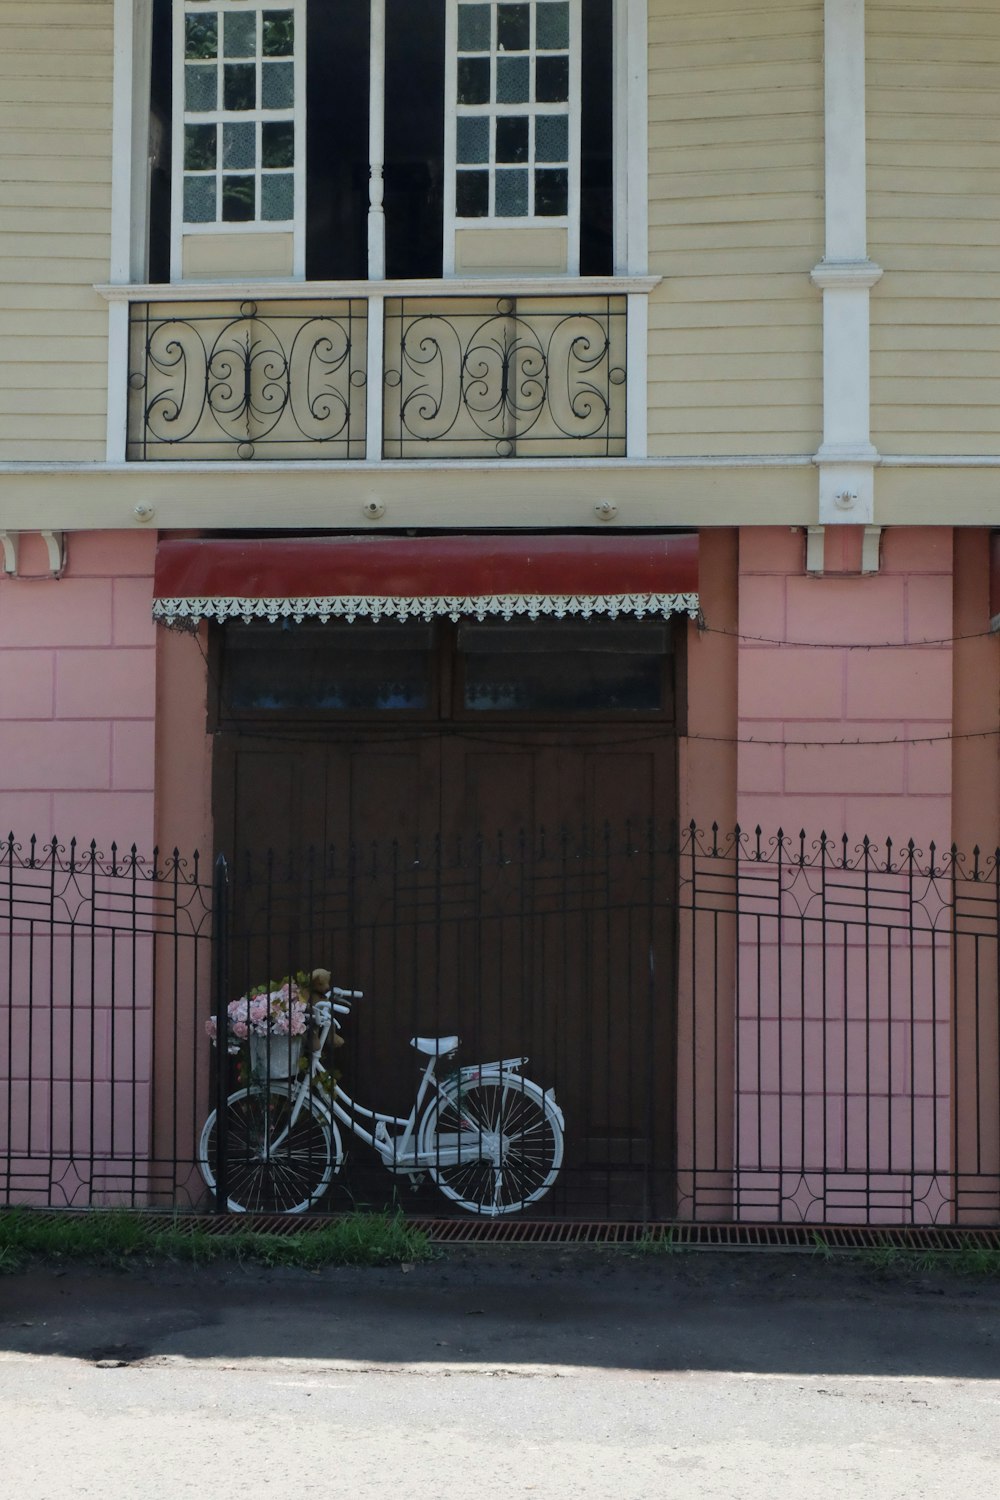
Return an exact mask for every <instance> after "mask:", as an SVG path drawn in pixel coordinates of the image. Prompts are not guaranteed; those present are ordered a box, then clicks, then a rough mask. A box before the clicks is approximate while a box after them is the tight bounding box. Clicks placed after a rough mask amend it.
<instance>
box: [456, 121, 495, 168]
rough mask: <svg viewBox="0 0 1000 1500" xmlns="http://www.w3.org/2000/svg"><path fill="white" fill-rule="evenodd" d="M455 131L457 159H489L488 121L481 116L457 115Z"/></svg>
mask: <svg viewBox="0 0 1000 1500" xmlns="http://www.w3.org/2000/svg"><path fill="white" fill-rule="evenodd" d="M456 124H457V132H456V136H457V139H456V158H457V160H458V161H489V159H490V122H489V120H487V119H486V118H485V117H482V116H479V117H477V116H472V117H471V118H470V117H469V116H459V119H458V121H457V122H456Z"/></svg>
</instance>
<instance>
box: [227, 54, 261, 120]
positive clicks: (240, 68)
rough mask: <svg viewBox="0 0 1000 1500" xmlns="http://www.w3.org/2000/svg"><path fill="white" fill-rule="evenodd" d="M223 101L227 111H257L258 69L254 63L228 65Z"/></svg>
mask: <svg viewBox="0 0 1000 1500" xmlns="http://www.w3.org/2000/svg"><path fill="white" fill-rule="evenodd" d="M222 71H223V74H224V79H223V85H222V100H223V107H224V108H225V109H256V107H257V68H256V66H255V64H254V63H226V65H225V67H224V68H223V70H222Z"/></svg>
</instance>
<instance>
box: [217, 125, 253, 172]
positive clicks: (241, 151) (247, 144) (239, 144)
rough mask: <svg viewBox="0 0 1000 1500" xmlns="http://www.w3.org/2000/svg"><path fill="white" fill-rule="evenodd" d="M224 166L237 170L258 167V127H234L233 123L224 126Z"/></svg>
mask: <svg viewBox="0 0 1000 1500" xmlns="http://www.w3.org/2000/svg"><path fill="white" fill-rule="evenodd" d="M222 165H223V166H224V167H236V168H239V167H255V166H256V165H257V127H256V125H249V124H247V125H234V124H232V123H231V122H227V123H226V124H225V125H223V127H222Z"/></svg>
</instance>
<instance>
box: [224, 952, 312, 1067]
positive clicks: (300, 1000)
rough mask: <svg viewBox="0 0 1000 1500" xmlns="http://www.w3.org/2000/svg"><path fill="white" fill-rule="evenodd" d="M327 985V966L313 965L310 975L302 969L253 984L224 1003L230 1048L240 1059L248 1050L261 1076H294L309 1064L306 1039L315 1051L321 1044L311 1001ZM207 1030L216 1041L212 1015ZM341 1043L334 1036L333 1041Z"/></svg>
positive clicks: (229, 1050) (227, 1047) (251, 1060)
mask: <svg viewBox="0 0 1000 1500" xmlns="http://www.w3.org/2000/svg"><path fill="white" fill-rule="evenodd" d="M329 988H330V971H329V969H313V971H312V973H311V974H307V973H306V972H305V971H304V970H300V971H299V972H298V973H296V974H287V975H285V977H284V978H283V979H277V980H274V979H272V980H268V982H267V983H266V984H257V985H254V986H253V987H252V988H251V989H249V990H248V991H247V993H246V994H245V995H241V996H240V998H239V999H238V1000H231V1001H230V1002H229V1004H228V1005H227V1007H226V1049H227V1051H228V1052H229V1053H230V1054H231V1055H232V1056H234V1057H237V1056H240V1054H242V1053H243V1052H244V1049H246V1051H247V1052H249V1061H250V1072H251V1073H252V1075H253V1076H254V1077H255V1078H257V1079H261V1078H265V1079H270V1078H290V1077H294V1075H295V1074H297V1073H298V1072H299V1071H300V1070H301V1069H302V1068H304V1067H305V1066H306V1064H305V1061H304V1059H303V1055H302V1054H303V1049H304V1047H305V1044H306V1041H307V1039H308V1041H309V1046H310V1050H311V1051H315V1049H316V1048H317V1047H318V1045H319V1027H318V1025H314V1021H313V1004H314V1002H315V1001H317V1000H321V999H323V997H324V996H325V995H326V993H327V991H328V990H329ZM205 1030H206V1032H207V1033H208V1035H209V1036H210V1037H211V1039H212V1041H213V1042H217V1041H218V1025H217V1023H216V1018H215V1016H209V1018H208V1020H207V1021H206V1022H205ZM341 1042H342V1038H341V1037H339V1036H336V1035H335V1036H334V1045H335V1046H337V1045H339V1044H340V1043H341ZM241 1072H242V1058H241Z"/></svg>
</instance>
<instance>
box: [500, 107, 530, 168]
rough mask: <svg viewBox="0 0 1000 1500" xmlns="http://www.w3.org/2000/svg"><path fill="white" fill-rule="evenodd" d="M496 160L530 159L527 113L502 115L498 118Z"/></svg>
mask: <svg viewBox="0 0 1000 1500" xmlns="http://www.w3.org/2000/svg"><path fill="white" fill-rule="evenodd" d="M496 160H497V161H527V160H528V116H527V115H501V116H500V118H499V119H498V120H497V149H496Z"/></svg>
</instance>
